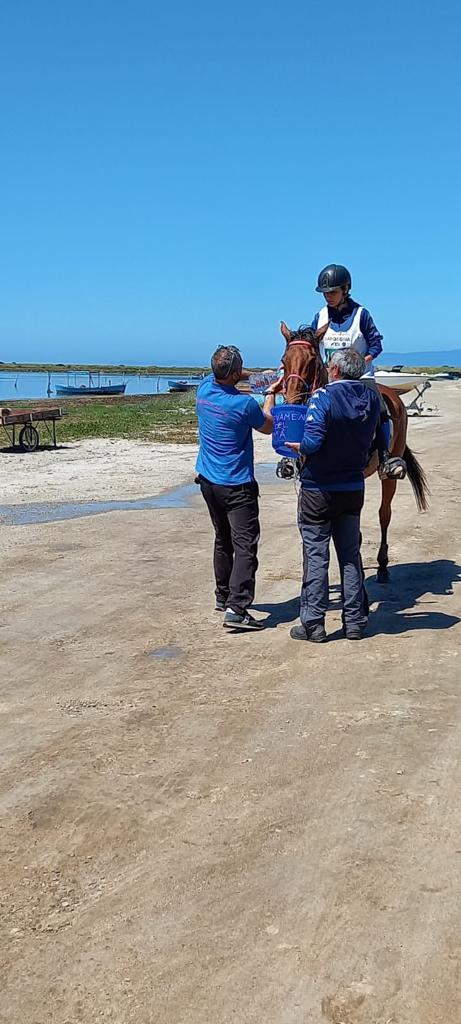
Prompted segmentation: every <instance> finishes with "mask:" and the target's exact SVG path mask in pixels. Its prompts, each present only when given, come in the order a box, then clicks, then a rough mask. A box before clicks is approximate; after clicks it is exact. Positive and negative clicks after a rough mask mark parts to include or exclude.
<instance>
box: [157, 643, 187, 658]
mask: <svg viewBox="0 0 461 1024" xmlns="http://www.w3.org/2000/svg"><path fill="white" fill-rule="evenodd" d="M182 654H184V651H183V649H182V647H174V646H173V645H172V646H171V647H156V648H155V649H154V650H153V651H149V657H150V658H158V660H159V661H172V660H173V658H180V657H181V655H182Z"/></svg>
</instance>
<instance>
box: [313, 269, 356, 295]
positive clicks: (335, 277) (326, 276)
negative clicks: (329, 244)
mask: <svg viewBox="0 0 461 1024" xmlns="http://www.w3.org/2000/svg"><path fill="white" fill-rule="evenodd" d="M334 288H349V289H350V288H352V279H351V275H350V273H349V271H348V269H347V267H343V266H342V265H341V263H329V264H328V266H327V267H324V268H323V270H321V271H320V274H319V276H318V280H317V287H316V289H315V290H316V292H322V293H323V294H324V293H325V292H332V291H333V289H334Z"/></svg>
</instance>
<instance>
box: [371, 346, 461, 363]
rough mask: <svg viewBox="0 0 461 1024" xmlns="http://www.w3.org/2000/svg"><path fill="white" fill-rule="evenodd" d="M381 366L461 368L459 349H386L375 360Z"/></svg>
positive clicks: (460, 351)
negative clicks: (392, 350) (398, 350)
mask: <svg viewBox="0 0 461 1024" xmlns="http://www.w3.org/2000/svg"><path fill="white" fill-rule="evenodd" d="M376 362H377V363H380V364H381V366H398V364H399V363H402V364H403V366H457V367H458V366H461V348H439V349H430V350H428V351H424V349H418V350H417V351H415V352H389V351H388V350H387V349H386V351H385V352H383V353H382V355H380V357H379V359H377V360H376Z"/></svg>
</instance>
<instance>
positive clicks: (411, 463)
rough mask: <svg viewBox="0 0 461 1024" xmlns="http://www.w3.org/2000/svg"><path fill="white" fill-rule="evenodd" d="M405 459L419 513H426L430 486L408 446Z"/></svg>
mask: <svg viewBox="0 0 461 1024" xmlns="http://www.w3.org/2000/svg"><path fill="white" fill-rule="evenodd" d="M403 458H404V460H405V462H406V466H407V472H408V479H409V481H410V483H411V486H412V488H413V494H414V496H415V498H416V504H417V506H418V510H419V512H426V510H427V508H428V505H429V502H428V497H429V485H428V482H427V477H426V474H425V472H424V469H423V467H422V466H421V464H420V463H419V462H418V460H417V458H416V457H415V456H414V455H413V452H412V450H411V448H409V447H408V445H406V447H405V451H404V453H403Z"/></svg>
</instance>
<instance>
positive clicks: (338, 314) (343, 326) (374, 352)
mask: <svg viewBox="0 0 461 1024" xmlns="http://www.w3.org/2000/svg"><path fill="white" fill-rule="evenodd" d="M358 308H359V303H358V302H356V301H355V299H351V298H350V297H349V298H348V300H347V303H346V305H345V306H344V309H341V310H339V309H333V308H332V307H331V306H328V319H329V321H330V327H332V329H333V330H334V331H336V330H338V331H348V330H349V327H350V326H351V324H352V321H353V319H354V314H355V311H356V309H358ZM318 322H319V314H318V313H316V315H315V316H314V319H313V321H312V323H311V327H313V328H314V331H316V330H317V324H318ZM359 326H360V330H361V332H362V334H363V337H364V338H365V341H366V343H367V345H368V354H369V355H370V356H373V359H376V358H377V357H378V356H379V355H380V353H381V352H382V350H383V346H382V340H383V336H382V334H380V333H379V331H378V328H377V327H376V324H375V323H374V322H373V319H372V317H371V315H370V313H369V312H368V310H367V309H362V312H361V314H360V325H359Z"/></svg>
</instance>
